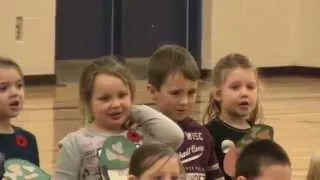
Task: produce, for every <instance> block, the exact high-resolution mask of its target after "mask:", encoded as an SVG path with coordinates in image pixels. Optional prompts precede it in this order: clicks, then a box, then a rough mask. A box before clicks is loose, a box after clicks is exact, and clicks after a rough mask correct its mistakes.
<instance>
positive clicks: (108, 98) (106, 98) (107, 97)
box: [99, 96, 111, 101]
mask: <svg viewBox="0 0 320 180" xmlns="http://www.w3.org/2000/svg"><path fill="white" fill-rule="evenodd" d="M110 99H111V96H102V97H100V98H99V100H101V101H109V100H110Z"/></svg>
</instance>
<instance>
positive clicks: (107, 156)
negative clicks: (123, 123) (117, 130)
mask: <svg viewBox="0 0 320 180" xmlns="http://www.w3.org/2000/svg"><path fill="white" fill-rule="evenodd" d="M135 149H136V145H135V144H134V143H133V142H132V141H130V140H128V139H127V138H125V137H124V136H112V137H109V138H108V139H107V140H106V141H105V142H104V144H103V148H102V152H101V154H100V163H101V164H102V165H103V166H105V167H107V168H108V169H125V168H128V167H129V161H130V157H131V155H132V153H133V151H134V150H135Z"/></svg>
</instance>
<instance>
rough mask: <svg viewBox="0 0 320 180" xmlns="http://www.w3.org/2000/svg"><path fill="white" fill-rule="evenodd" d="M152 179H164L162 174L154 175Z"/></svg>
mask: <svg viewBox="0 0 320 180" xmlns="http://www.w3.org/2000/svg"><path fill="white" fill-rule="evenodd" d="M152 179H153V180H161V179H162V176H154V177H153V178H152Z"/></svg>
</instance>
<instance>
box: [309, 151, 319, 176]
mask: <svg viewBox="0 0 320 180" xmlns="http://www.w3.org/2000/svg"><path fill="white" fill-rule="evenodd" d="M318 179H320V149H318V150H317V151H316V152H315V153H314V154H313V156H312V157H311V160H310V165H309V170H308V175H307V180H318Z"/></svg>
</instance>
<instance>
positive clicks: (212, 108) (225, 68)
mask: <svg viewBox="0 0 320 180" xmlns="http://www.w3.org/2000/svg"><path fill="white" fill-rule="evenodd" d="M235 68H243V69H251V70H253V71H254V72H255V74H256V76H257V79H258V80H259V77H258V71H257V69H256V68H255V67H254V65H253V64H252V63H251V62H250V60H249V59H248V58H247V57H246V56H244V55H242V54H238V53H232V54H228V55H226V56H224V57H222V58H221V59H220V60H219V61H218V62H217V64H216V65H215V67H214V68H213V71H212V82H213V87H214V88H215V89H216V88H218V87H219V86H221V85H222V83H223V82H224V80H225V79H226V76H227V75H228V73H230V71H232V70H234V69H235ZM260 91H261V90H260V87H259V86H258V100H257V105H256V107H255V108H254V110H253V112H252V114H251V116H250V117H249V119H248V122H249V124H251V125H253V124H255V123H256V121H257V119H259V118H261V117H260V116H261V102H260V97H259V96H260ZM220 113H221V106H220V103H219V101H217V100H216V98H215V97H214V93H211V94H210V98H209V104H208V106H207V108H206V112H205V115H204V117H203V123H206V122H208V120H209V121H210V120H212V119H213V118H215V117H217V116H219V115H220Z"/></svg>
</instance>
